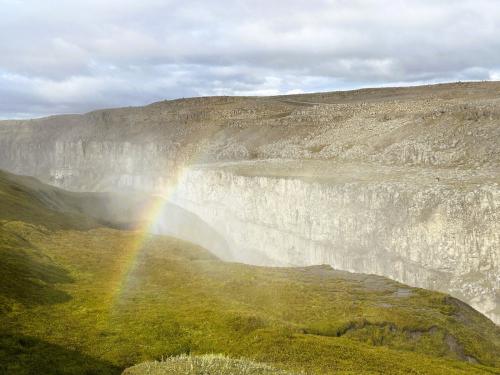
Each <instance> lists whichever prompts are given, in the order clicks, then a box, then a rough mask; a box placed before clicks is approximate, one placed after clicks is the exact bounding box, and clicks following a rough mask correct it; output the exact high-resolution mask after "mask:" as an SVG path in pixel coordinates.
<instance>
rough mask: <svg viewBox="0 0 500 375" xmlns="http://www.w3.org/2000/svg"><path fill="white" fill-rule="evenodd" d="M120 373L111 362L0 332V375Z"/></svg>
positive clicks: (113, 374) (32, 339)
mask: <svg viewBox="0 0 500 375" xmlns="http://www.w3.org/2000/svg"><path fill="white" fill-rule="evenodd" d="M121 371H122V369H120V368H118V367H117V366H115V365H113V364H112V363H110V362H107V361H103V360H100V359H97V358H92V357H90V356H87V355H84V354H82V353H79V352H77V351H74V350H69V349H66V348H64V347H61V346H59V345H54V344H50V343H47V342H44V341H42V340H39V339H36V338H33V337H28V336H21V335H16V334H12V333H7V332H3V333H2V332H0V374H16V375H32V374H33V375H43V374H50V375H62V374H64V375H73V374H74V375H91V374H99V375H101V374H103V375H108V374H109V375H115V374H120V373H121Z"/></svg>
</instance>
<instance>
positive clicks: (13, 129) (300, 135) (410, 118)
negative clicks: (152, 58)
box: [0, 83, 500, 322]
mask: <svg viewBox="0 0 500 375" xmlns="http://www.w3.org/2000/svg"><path fill="white" fill-rule="evenodd" d="M498 92H500V84H499V83H468V84H454V85H438V86H430V87H418V88H399V89H397V88H391V89H379V90H358V91H353V92H339V93H322V94H310V95H297V96H285V97H271V98H230V97H218V98H197V99H186V100H178V101H167V102H160V103H155V104H152V105H150V106H146V107H141V108H121V109H113V110H102V111H96V112H92V113H89V114H85V115H66V116H54V117H50V118H45V119H38V120H25V121H4V122H0V168H3V169H6V170H9V171H12V172H15V173H19V174H26V175H32V176H36V177H38V178H40V179H41V180H42V181H44V182H48V183H51V184H54V185H57V186H61V187H64V188H66V189H69V190H79V191H124V190H140V191H146V192H155V193H164V192H165V191H167V190H168V191H169V192H170V191H171V190H169V189H167V187H169V186H170V187H171V186H175V187H176V189H175V194H174V195H173V198H172V199H173V200H175V203H177V204H178V205H179V206H181V207H183V208H184V209H187V210H189V211H192V212H193V213H194V214H196V215H198V216H199V217H200V218H201V219H202V220H203V221H205V222H206V223H208V224H209V225H210V226H211V228H212V229H213V230H214V231H215V232H217V236H218V235H220V236H221V238H219V239H218V240H217V243H218V244H219V245H218V246H219V247H220V249H223V250H224V251H227V249H226V247H225V246H226V243H227V245H228V249H230V250H231V251H232V253H233V255H232V256H233V259H238V260H242V261H246V262H251V263H258V264H295V265H303V264H318V263H329V264H331V265H333V266H334V267H336V268H339V269H344V270H352V271H356V272H366V273H376V274H380V275H384V276H389V277H392V278H394V279H397V280H400V281H403V282H405V283H408V284H411V285H417V286H423V287H428V288H433V289H438V290H443V291H447V292H451V293H452V294H453V295H455V296H458V297H459V298H461V299H463V300H464V301H467V302H469V303H471V304H472V305H473V306H474V307H476V308H477V309H479V310H480V311H482V312H484V313H486V314H488V316H490V317H491V318H492V319H494V320H495V321H496V322H499V321H500V308H499V306H500V304H499V300H500V297H499V295H498V290H499V282H500V281H499V277H500V266H499V258H500V239H499V233H500V228H499V222H500V220H499V219H500V214H499V206H500V203H499V199H500V198H499V196H500V125H499V124H500V97H499V96H498ZM166 189H167V190H166ZM169 196H170V193H169ZM209 232H210V231H209ZM207 233H208V232H207ZM217 236H215V237H217ZM208 237H212V234H210V235H209V236H208ZM220 249H219V250H220Z"/></svg>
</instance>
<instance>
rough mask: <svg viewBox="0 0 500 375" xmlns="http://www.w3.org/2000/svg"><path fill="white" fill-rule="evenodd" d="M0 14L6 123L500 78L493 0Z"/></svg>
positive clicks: (219, 4)
mask: <svg viewBox="0 0 500 375" xmlns="http://www.w3.org/2000/svg"><path fill="white" fill-rule="evenodd" d="M410 4H411V5H410ZM0 18H1V22H0V48H1V53H0V117H4V118H8V117H30V116H39V115H45V114H52V113H68V112H85V111H88V110H91V109H95V108H102V107H112V106H128V105H142V104H146V103H150V102H153V101H156V100H162V99H171V98H177V97H187V96H199V95H233V94H237V95H257V94H259V95H272V94H279V93H288V92H311V91H323V90H336V89H348V88H356V87H361V86H383V85H392V84H414V83H424V82H440V81H457V80H489V79H498V77H499V75H500V2H497V1H477V0H476V1H469V0H463V1H460V0H458V1H440V2H436V1H430V0H429V1H427V0H421V1H413V2H406V1H388V0H382V1H370V0H365V1H361V0H357V1H356V0H353V1H346V0H330V1H328V0H309V1H295V0H291V1H290V0H287V1H285V0H279V1H261V0H254V1H221V0H215V1H177V0H170V1H168V0H167V1H160V0H142V1H131V0H125V1H124V0H120V1H118V0H108V1H97V0H90V1H89V0H87V1H60V0H57V1H44V2H41V1H35V0H33V1H14V0H0Z"/></svg>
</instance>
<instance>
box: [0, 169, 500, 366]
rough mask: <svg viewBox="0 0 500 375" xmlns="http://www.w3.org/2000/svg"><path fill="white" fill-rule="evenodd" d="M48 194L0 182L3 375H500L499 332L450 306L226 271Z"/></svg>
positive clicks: (418, 296)
mask: <svg viewBox="0 0 500 375" xmlns="http://www.w3.org/2000/svg"><path fill="white" fill-rule="evenodd" d="M26 181H28V182H26ZM44 189H48V188H47V187H43V186H39V185H37V183H36V182H34V181H32V180H24V179H19V178H17V177H13V176H9V175H6V174H2V173H0V373H3V372H7V373H16V374H23V373H24V374H29V373H33V374H34V373H36V374H43V373H50V374H59V373H60V374H63V373H64V374H66V373H73V374H81V373H87V374H93V373H99V374H118V373H120V372H121V370H122V369H123V368H125V367H128V366H131V365H133V364H135V363H139V362H142V361H147V360H151V359H158V358H161V357H163V356H169V355H178V354H182V353H225V354H227V355H229V356H231V357H247V358H250V359H252V360H255V361H258V362H264V363H269V364H272V365H274V366H275V367H277V368H283V369H286V370H290V371H300V370H306V371H310V372H312V373H322V374H323V373H325V374H327V373H335V374H339V373H340V374H349V373H352V374H362V373H366V374H374V373H384V374H422V373H425V374H454V373H456V374H470V373H477V374H481V373H485V374H491V373H496V374H499V373H500V370H499V367H498V366H500V362H499V358H498V353H499V352H500V332H499V329H498V328H497V327H496V326H494V325H493V323H491V322H490V321H489V320H487V319H486V318H484V317H483V316H482V315H480V314H478V313H477V312H475V311H474V310H473V309H471V308H469V307H468V306H466V305H464V304H462V303H459V302H458V301H456V300H454V299H452V298H449V297H447V296H446V295H443V294H440V293H434V292H429V291H426V290H421V289H413V288H407V287H405V286H403V285H401V284H398V283H395V282H392V281H390V280H387V279H384V278H382V277H376V276H367V275H352V274H348V273H344V272H337V271H333V270H331V269H330V268H328V267H309V268H299V269H285V268H280V269H272V268H263V267H252V266H246V265H241V264H230V263H223V262H221V261H219V260H217V259H216V258H215V257H213V256H211V255H210V254H209V253H208V252H206V251H205V250H203V249H201V248H199V247H196V246H194V245H191V244H189V243H186V242H182V241H178V240H175V239H172V238H168V237H159V236H148V237H147V239H146V240H145V241H141V239H142V238H144V235H143V234H142V233H140V232H138V231H120V230H115V229H111V228H103V227H99V226H98V225H97V224H96V222H95V221H94V220H92V219H88V218H85V217H83V216H82V215H80V214H78V212H75V210H73V209H70V208H67V207H65V205H67V204H68V205H69V203H68V202H70V201H72V199H77V196H75V195H72V194H70V195H66V194H65V193H64V192H61V191H58V193H57V196H56V198H54V197H53V196H52V198H51V199H50V200H49V203H50V206H51V207H58V209H65V211H67V212H69V213H66V214H60V213H57V212H56V211H52V210H49V209H47V208H46V205H47V204H48V203H47V202H48V200H47V194H49V193H47V192H44V191H45V190H44ZM49 190H50V189H49ZM40 191H42V193H40ZM49 195H50V194H49ZM68 197H71V199H70V198H68ZM87 198H88V197H87ZM68 207H69V206H68ZM66 208H67V209H66ZM139 243H141V244H142V246H138V245H137V244H139ZM408 290H410V292H408ZM465 359H469V360H477V361H478V362H479V364H469V363H467V362H466V361H464V360H465ZM495 366H496V368H494V367H495Z"/></svg>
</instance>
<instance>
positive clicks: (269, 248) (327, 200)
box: [173, 167, 500, 323]
mask: <svg viewBox="0 0 500 375" xmlns="http://www.w3.org/2000/svg"><path fill="white" fill-rule="evenodd" d="M173 200H174V201H175V203H176V204H178V205H180V206H182V207H183V208H185V209H187V210H189V211H191V212H193V213H195V214H196V215H198V216H199V217H200V218H201V219H202V220H204V221H205V222H207V223H208V224H209V225H210V226H212V227H213V228H214V230H216V231H217V232H218V233H220V234H221V235H222V236H223V237H224V238H225V239H226V241H227V243H228V244H229V248H230V249H231V250H232V256H233V257H234V259H235V260H239V261H244V262H250V263H257V264H263V265H312V264H330V265H332V266H333V267H334V268H337V269H342V270H348V271H352V272H361V273H373V274H378V275H383V276H387V277H390V278H392V279H395V280H398V281H401V282H404V283H407V284H410V285H413V286H419V287H424V288H430V289H438V290H442V291H445V292H448V293H451V294H452V295H455V296H457V297H459V298H461V299H463V300H465V301H467V302H468V303H470V304H471V305H472V306H474V307H475V308H476V309H478V310H480V311H482V312H483V313H485V314H486V315H488V316H489V317H490V318H491V319H493V320H494V321H496V322H497V323H499V322H500V315H499V314H498V306H499V298H498V291H499V290H500V251H499V244H500V188H499V186H498V184H496V183H492V184H491V185H484V184H483V185H471V186H468V187H466V188H462V189H456V188H455V187H454V186H450V185H449V184H447V183H446V182H443V183H436V184H435V185H433V186H419V185H416V184H412V183H405V182H375V183H374V182H370V183H366V182H360V181H357V182H345V183H338V182H336V183H331V182H323V183H321V182H320V183H318V182H311V181H309V182H308V181H306V180H304V179H299V178H276V177H262V176H260V177H259V176H242V175H238V174H236V173H234V172H231V171H225V170H218V169H209V168H206V167H204V168H198V169H192V170H190V171H188V172H187V174H186V176H185V178H184V179H183V181H182V183H181V184H179V186H178V187H177V192H176V194H175V197H174V198H173Z"/></svg>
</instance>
